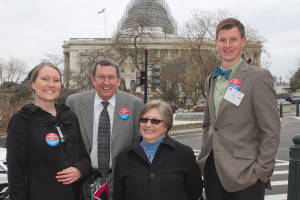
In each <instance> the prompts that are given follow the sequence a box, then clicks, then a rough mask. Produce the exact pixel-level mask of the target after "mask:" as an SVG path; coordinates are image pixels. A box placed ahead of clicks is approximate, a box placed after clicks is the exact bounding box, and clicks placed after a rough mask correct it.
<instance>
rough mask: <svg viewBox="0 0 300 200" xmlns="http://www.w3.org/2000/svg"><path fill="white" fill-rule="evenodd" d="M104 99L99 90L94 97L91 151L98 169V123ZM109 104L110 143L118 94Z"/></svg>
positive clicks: (93, 164) (95, 167)
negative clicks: (99, 94)
mask: <svg viewBox="0 0 300 200" xmlns="http://www.w3.org/2000/svg"><path fill="white" fill-rule="evenodd" d="M102 101H103V100H102V99H101V98H100V97H99V96H98V94H97V92H96V93H95V99H94V120H93V146H92V151H91V155H90V156H91V161H92V167H93V168H94V169H98V125H99V117H100V113H101V111H102V110H103V105H102V103H101V102H102ZM108 102H109V105H108V106H107V111H108V114H109V119H110V144H111V138H112V134H111V133H112V127H113V121H114V111H115V105H116V95H114V96H113V97H112V98H111V99H109V100H108ZM111 166H112V158H111V147H110V162H109V168H110V169H111Z"/></svg>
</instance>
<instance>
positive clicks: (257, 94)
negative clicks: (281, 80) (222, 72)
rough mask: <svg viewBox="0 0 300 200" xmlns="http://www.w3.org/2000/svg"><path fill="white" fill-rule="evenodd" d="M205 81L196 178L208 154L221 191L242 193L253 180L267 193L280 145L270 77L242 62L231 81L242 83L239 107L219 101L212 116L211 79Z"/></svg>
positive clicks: (272, 85)
mask: <svg viewBox="0 0 300 200" xmlns="http://www.w3.org/2000/svg"><path fill="white" fill-rule="evenodd" d="M210 77H211V76H209V77H208V78H207V79H206V91H207V105H206V108H205V111H204V121H203V138H202V150H201V153H200V154H199V157H198V159H197V160H198V165H199V167H200V170H201V172H202V173H203V170H204V166H205V162H206V160H207V157H208V156H209V154H210V153H211V151H212V150H213V153H214V161H215V165H216V169H217V173H218V176H219V179H220V181H221V183H222V185H223V187H224V189H225V190H227V191H228V192H236V191H240V190H243V189H245V188H247V187H249V186H251V185H253V184H254V183H255V182H256V181H257V179H260V180H261V181H263V182H264V183H268V186H269V188H270V187H271V185H270V184H269V180H270V177H271V175H272V173H273V170H274V166H275V158H274V157H275V155H276V152H277V149H278V145H279V139H280V138H279V137H280V118H279V111H278V104H277V100H276V99H277V98H276V93H275V90H274V83H273V78H272V75H271V73H270V72H269V71H268V70H266V69H263V68H259V67H255V66H250V65H248V64H247V63H246V62H245V61H243V62H242V63H241V64H240V65H239V67H238V68H237V70H236V71H235V73H234V74H233V77H232V79H234V78H237V79H239V80H240V81H241V82H242V87H241V89H240V90H239V91H240V92H242V93H243V94H244V97H243V99H242V101H241V103H240V105H239V106H236V105H234V104H233V103H231V102H229V101H227V100H225V99H222V101H221V104H220V107H219V111H218V114H217V116H215V111H214V105H213V104H214V103H213V88H214V79H213V78H210ZM209 81H210V82H209Z"/></svg>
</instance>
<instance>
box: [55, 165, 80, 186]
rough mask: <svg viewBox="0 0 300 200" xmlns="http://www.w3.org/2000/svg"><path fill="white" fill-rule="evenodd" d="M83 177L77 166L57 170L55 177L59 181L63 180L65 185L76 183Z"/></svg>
mask: <svg viewBox="0 0 300 200" xmlns="http://www.w3.org/2000/svg"><path fill="white" fill-rule="evenodd" d="M80 177H81V173H80V171H79V170H78V169H77V168H76V167H69V168H67V169H64V170H62V171H60V172H57V176H56V177H55V178H56V179H57V181H58V182H61V183H62V184H64V185H68V184H71V183H74V182H75V181H77V180H78V179H79V178H80Z"/></svg>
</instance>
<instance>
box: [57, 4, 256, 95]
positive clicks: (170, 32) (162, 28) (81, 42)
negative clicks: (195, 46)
mask: <svg viewBox="0 0 300 200" xmlns="http://www.w3.org/2000/svg"><path fill="white" fill-rule="evenodd" d="M141 23H144V25H145V26H142V25H141ZM132 30H135V33H140V32H144V33H147V34H144V35H143V36H142V37H141V38H140V39H139V40H138V46H139V47H142V48H146V49H148V51H149V53H148V55H149V58H148V60H150V61H153V62H155V65H159V66H163V63H165V62H166V61H168V60H172V59H173V58H176V57H178V56H180V54H181V53H182V52H183V51H185V50H186V49H185V48H186V47H184V46H183V45H180V44H181V43H182V39H181V38H180V37H178V35H177V22H176V20H175V19H174V18H173V16H172V14H171V11H170V9H169V7H168V5H167V3H166V2H165V0H131V1H130V2H129V3H128V5H127V7H126V9H125V12H124V14H123V17H122V18H121V19H120V21H119V23H118V33H119V34H120V33H121V35H123V36H126V35H129V34H131V33H132ZM121 37H122V36H121ZM115 41H116V38H70V39H69V41H64V44H63V46H62V47H63V53H64V72H65V73H66V72H70V73H72V71H74V70H76V69H78V68H79V67H80V64H79V59H80V54H81V53H82V52H88V51H91V52H92V51H95V50H104V49H110V48H112V47H113V46H115V45H116V42H115ZM131 42H132V40H131ZM124 46H125V47H126V48H128V49H134V45H133V42H132V43H131V44H126V45H124ZM201 48H203V49H208V50H215V42H214V41H213V40H211V39H206V40H205V42H204V45H202V46H201ZM255 48H256V51H257V49H258V52H259V54H255V58H254V59H255V64H256V65H257V66H260V62H261V61H260V60H261V48H262V47H261V45H260V43H259V45H256V47H255ZM110 51H112V52H111V53H112V54H114V55H115V56H116V54H117V53H116V52H114V50H110ZM141 55H143V53H142V54H141ZM116 57H121V56H118V55H117V56H116ZM142 58H143V57H142V56H140V59H142ZM99 59H102V58H101V57H99ZM99 59H98V60H99ZM112 59H113V58H112ZM143 60H144V59H143ZM117 63H118V62H117ZM149 64H151V63H149ZM141 66H142V65H141ZM120 68H121V77H122V79H123V80H124V83H125V85H126V87H127V88H128V89H130V90H132V89H133V87H134V86H135V81H136V71H137V69H136V67H134V66H133V64H132V59H130V58H128V59H126V60H125V61H124V62H123V63H122V66H120ZM64 82H65V83H66V82H67V83H68V82H69V80H68V77H64ZM67 85H68V84H67ZM142 89H143V87H142V88H141V87H138V88H137V90H136V91H137V92H140V91H141V90H142Z"/></svg>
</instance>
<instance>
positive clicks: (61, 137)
mask: <svg viewBox="0 0 300 200" xmlns="http://www.w3.org/2000/svg"><path fill="white" fill-rule="evenodd" d="M55 127H56V129H57V130H58V134H59V136H60V141H61V142H65V137H64V135H63V133H62V131H61V129H60V128H59V126H55Z"/></svg>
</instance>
